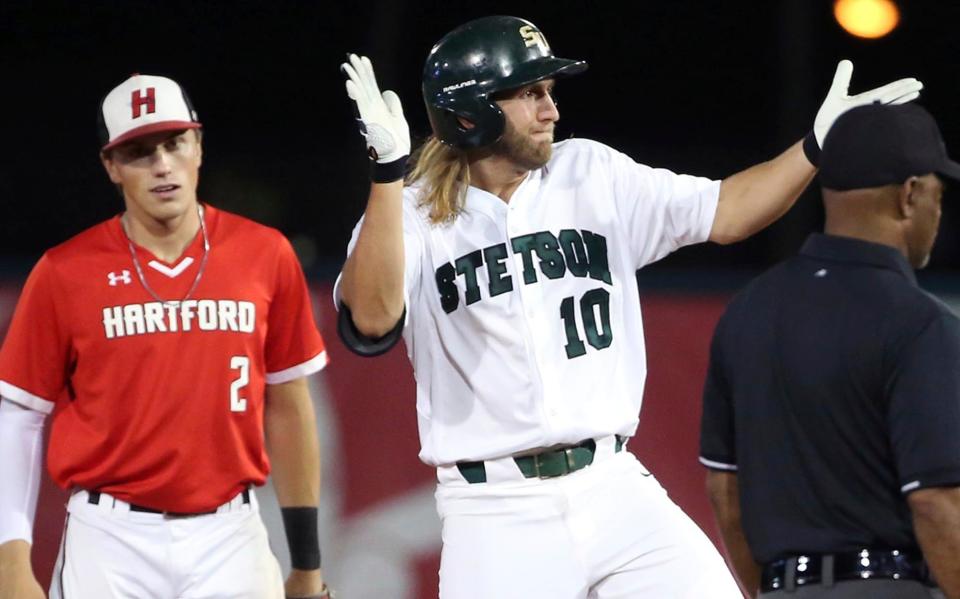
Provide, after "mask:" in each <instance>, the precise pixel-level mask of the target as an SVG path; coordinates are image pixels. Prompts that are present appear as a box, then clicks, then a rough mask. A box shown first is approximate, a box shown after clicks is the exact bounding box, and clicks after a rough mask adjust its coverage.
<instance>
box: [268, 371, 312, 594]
mask: <svg viewBox="0 0 960 599" xmlns="http://www.w3.org/2000/svg"><path fill="white" fill-rule="evenodd" d="M263 428H264V434H265V437H266V446H267V455H269V457H270V464H271V479H272V480H273V486H274V490H275V491H276V493H277V502H278V503H279V504H280V510H281V513H282V514H283V524H284V529H285V532H286V535H287V545H288V547H289V548H290V562H291V565H292V566H293V568H292V569H291V571H290V576H289V577H288V578H287V581H286V585H285V590H286V595H287V597H290V598H295V597H296V598H299V597H321V596H323V595H322V593H323V591H324V583H323V574H322V571H321V569H320V542H319V539H318V529H317V507H318V506H319V505H320V443H319V441H318V439H317V424H316V417H315V416H314V412H313V402H312V401H311V399H310V391H309V389H308V387H307V380H306V379H305V378H298V379H294V380H292V381H289V382H286V383H281V384H277V385H267V388H266V403H265V404H264V410H263Z"/></svg>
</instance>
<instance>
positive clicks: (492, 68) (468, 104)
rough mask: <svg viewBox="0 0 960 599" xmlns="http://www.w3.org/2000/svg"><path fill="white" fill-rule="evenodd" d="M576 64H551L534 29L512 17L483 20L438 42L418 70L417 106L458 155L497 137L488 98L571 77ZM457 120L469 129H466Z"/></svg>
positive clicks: (499, 124)
mask: <svg viewBox="0 0 960 599" xmlns="http://www.w3.org/2000/svg"><path fill="white" fill-rule="evenodd" d="M586 68H587V63H586V62H584V61H582V60H568V59H566V58H557V57H556V56H554V55H553V51H552V50H550V46H549V45H548V44H547V40H546V38H545V37H544V36H543V34H542V33H540V30H539V29H537V26H536V25H534V24H533V23H531V22H530V21H526V20H524V19H519V18H517V17H503V16H497V17H484V18H482V19H476V20H474V21H470V22H469V23H466V24H464V25H461V26H459V27H457V28H456V29H454V30H453V31H451V32H450V33H448V34H447V35H445V36H443V38H442V39H441V40H440V41H439V42H437V45H435V46H434V47H433V49H432V50H431V51H430V55H429V56H427V63H426V64H425V65H424V67H423V100H424V102H425V103H426V105H427V114H428V115H429V117H430V125H431V126H432V127H433V132H434V134H435V135H436V136H437V138H438V139H439V140H440V141H442V142H443V143H445V144H447V145H451V146H454V147H456V148H460V149H464V150H466V149H471V148H480V147H483V146H487V145H490V144H492V143H494V142H495V141H497V140H498V139H500V137H501V136H502V135H503V129H504V126H505V121H504V117H503V111H501V110H500V107H499V106H497V104H496V103H495V102H494V101H493V100H491V99H490V95H491V94H493V93H494V92H498V91H501V90H505V89H512V88H516V87H521V86H523V85H527V84H530V83H533V82H535V81H540V80H541V79H546V78H548V77H563V76H568V75H576V74H577V73H581V72H583V71H584V70H586ZM457 117H462V118H464V119H466V120H467V121H470V122H471V123H473V124H474V127H472V128H469V129H468V128H466V127H464V126H463V125H462V124H460V121H459V120H458V119H457Z"/></svg>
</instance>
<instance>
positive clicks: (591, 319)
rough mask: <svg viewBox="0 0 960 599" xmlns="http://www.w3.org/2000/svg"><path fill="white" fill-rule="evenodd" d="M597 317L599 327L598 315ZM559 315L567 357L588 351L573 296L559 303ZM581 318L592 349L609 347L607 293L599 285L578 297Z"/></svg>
mask: <svg viewBox="0 0 960 599" xmlns="http://www.w3.org/2000/svg"><path fill="white" fill-rule="evenodd" d="M598 317H599V320H600V322H599V325H600V326H599V327H598V326H597V318H598ZM560 318H562V319H563V328H564V329H565V330H566V333H567V344H566V345H565V346H564V349H566V350H567V359H572V358H578V357H580V356H582V355H584V354H585V353H587V348H586V347H585V346H584V345H583V341H582V340H581V339H580V332H579V331H578V330H577V314H576V309H575V306H574V301H573V296H571V297H565V298H563V301H562V302H560ZM580 320H581V321H582V322H583V331H584V333H586V337H587V343H589V344H590V346H591V347H593V348H594V349H603V348H605V347H610V344H611V343H613V330H612V329H611V328H610V292H608V291H607V290H606V289H603V288H600V287H598V288H597V289H591V290H590V291H588V292H586V293H584V294H583V297H581V298H580Z"/></svg>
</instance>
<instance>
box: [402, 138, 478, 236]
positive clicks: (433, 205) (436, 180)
mask: <svg viewBox="0 0 960 599" xmlns="http://www.w3.org/2000/svg"><path fill="white" fill-rule="evenodd" d="M410 164H412V165H413V168H412V169H411V170H410V172H409V173H408V174H407V177H406V184H407V185H410V184H412V183H418V182H419V183H421V185H422V193H421V195H420V205H421V206H429V207H430V222H432V223H434V224H442V223H449V222H453V220H454V219H456V218H457V215H458V214H460V213H461V212H462V211H463V204H464V201H465V199H466V197H467V187H469V186H470V165H469V162H468V160H467V154H466V153H465V152H461V151H460V150H457V149H456V148H452V147H450V146H448V145H446V144H444V143H442V142H441V141H440V140H439V139H437V138H436V137H435V136H433V135H431V136H430V137H429V138H427V141H426V142H424V143H423V145H421V146H420V147H419V148H417V149H416V150H415V151H414V152H413V154H412V155H411V156H410Z"/></svg>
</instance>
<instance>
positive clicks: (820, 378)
mask: <svg viewBox="0 0 960 599" xmlns="http://www.w3.org/2000/svg"><path fill="white" fill-rule="evenodd" d="M700 456H701V458H700V459H701V462H703V463H704V464H705V465H706V466H708V467H709V468H713V469H717V470H730V471H736V472H737V481H738V483H739V487H740V506H741V511H742V523H743V529H744V532H745V533H746V537H747V542H748V544H749V545H750V549H751V551H752V552H753V555H754V558H755V559H756V560H757V561H758V562H760V563H766V562H770V561H773V560H775V559H779V558H781V557H786V556H789V555H795V554H803V553H807V554H809V553H836V552H842V551H852V550H855V549H858V548H862V547H871V548H888V549H913V550H916V549H918V545H917V541H916V537H915V536H914V534H913V530H912V526H911V518H910V510H909V508H908V506H907V503H906V495H907V494H908V493H909V492H911V491H913V490H915V489H919V488H922V487H930V486H938V485H953V484H958V483H960V320H958V319H957V317H956V316H955V315H954V314H953V313H952V312H951V311H950V309H949V308H947V307H946V306H945V305H944V304H942V303H941V302H940V301H938V300H937V299H935V298H934V297H932V296H931V295H929V294H927V293H925V292H924V291H922V290H921V289H920V288H919V287H918V286H917V282H916V278H915V277H914V274H913V270H912V269H911V268H910V265H909V264H908V263H907V261H906V259H905V258H904V257H903V255H902V254H901V253H900V252H899V251H897V250H896V249H894V248H892V247H888V246H885V245H878V244H874V243H869V242H865V241H859V240H855V239H850V238H844V237H835V236H829V235H819V234H818V235H813V236H811V237H810V238H809V239H807V241H806V243H805V244H804V246H803V249H802V251H801V252H800V255H799V256H796V257H794V258H792V259H790V260H788V261H786V262H784V263H782V264H780V265H779V266H777V267H775V268H774V269H772V270H770V271H769V272H767V273H765V274H764V275H762V276H761V277H759V278H758V279H756V280H755V281H753V282H752V283H751V284H750V285H749V286H748V287H747V288H746V289H745V290H743V291H742V292H741V293H740V294H739V295H737V297H736V298H734V300H733V301H732V302H731V304H730V305H729V306H728V307H727V310H726V312H725V313H724V315H723V316H722V317H721V319H720V322H719V324H718V325H717V330H716V333H715V334H714V339H713V344H712V347H711V356H710V369H709V373H708V375H707V382H706V387H705V389H704V405H703V423H702V430H701V448H700Z"/></svg>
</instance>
